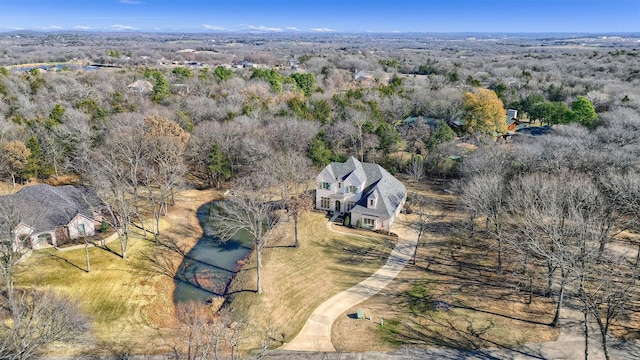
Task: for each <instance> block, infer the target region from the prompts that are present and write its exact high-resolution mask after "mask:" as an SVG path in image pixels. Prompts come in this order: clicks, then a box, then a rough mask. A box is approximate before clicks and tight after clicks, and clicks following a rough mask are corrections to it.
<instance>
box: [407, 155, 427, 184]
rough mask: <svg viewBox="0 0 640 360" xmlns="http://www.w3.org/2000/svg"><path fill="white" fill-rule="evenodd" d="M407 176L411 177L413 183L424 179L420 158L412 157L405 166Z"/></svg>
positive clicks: (422, 162) (422, 161) (423, 169)
mask: <svg viewBox="0 0 640 360" xmlns="http://www.w3.org/2000/svg"><path fill="white" fill-rule="evenodd" d="M406 171H407V174H408V175H409V176H411V178H412V179H413V180H414V181H420V180H422V179H423V178H424V174H425V166H424V160H423V159H422V156H420V155H417V156H414V157H413V158H412V159H411V161H410V162H409V166H407V170H406Z"/></svg>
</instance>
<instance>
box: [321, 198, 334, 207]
mask: <svg viewBox="0 0 640 360" xmlns="http://www.w3.org/2000/svg"><path fill="white" fill-rule="evenodd" d="M325 204H326V206H325ZM320 207H321V208H323V209H329V208H330V207H331V200H330V199H329V198H328V197H321V198H320Z"/></svg>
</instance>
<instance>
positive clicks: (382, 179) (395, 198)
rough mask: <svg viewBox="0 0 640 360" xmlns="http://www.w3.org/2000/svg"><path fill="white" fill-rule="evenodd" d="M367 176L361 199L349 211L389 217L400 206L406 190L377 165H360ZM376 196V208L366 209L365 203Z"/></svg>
mask: <svg viewBox="0 0 640 360" xmlns="http://www.w3.org/2000/svg"><path fill="white" fill-rule="evenodd" d="M362 166H363V167H364V169H365V173H366V175H367V183H368V184H370V185H369V186H367V188H365V189H364V192H363V194H362V198H361V199H360V200H359V201H358V202H357V203H356V206H355V207H354V208H353V209H351V211H353V212H356V213H359V214H368V215H375V216H383V217H391V216H392V215H393V213H394V212H395V211H396V210H397V209H398V207H399V206H400V205H401V204H402V201H403V199H404V198H405V196H406V194H407V188H406V186H404V184H402V183H401V182H400V181H399V180H398V179H396V178H395V177H394V176H393V175H391V174H390V173H389V172H388V171H387V170H385V169H384V168H383V167H382V166H380V165H378V164H372V163H362ZM373 194H376V195H377V198H378V199H377V201H376V208H375V209H370V208H367V202H368V201H369V198H370V197H371V196H372V195H373Z"/></svg>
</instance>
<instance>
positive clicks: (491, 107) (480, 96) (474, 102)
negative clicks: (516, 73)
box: [464, 88, 507, 135]
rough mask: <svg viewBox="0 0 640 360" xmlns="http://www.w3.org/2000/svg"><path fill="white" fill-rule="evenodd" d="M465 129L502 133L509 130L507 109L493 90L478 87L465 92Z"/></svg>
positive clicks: (473, 131)
mask: <svg viewBox="0 0 640 360" xmlns="http://www.w3.org/2000/svg"><path fill="white" fill-rule="evenodd" d="M464 110H465V111H466V115H465V123H464V131H465V132H467V133H469V134H474V133H478V132H480V133H485V134H489V135H500V134H503V133H506V132H507V123H506V111H505V110H504V105H503V104H502V101H501V100H500V99H499V98H498V96H497V95H496V93H495V92H494V91H493V90H487V89H482V88H478V89H475V90H474V91H473V92H465V93H464Z"/></svg>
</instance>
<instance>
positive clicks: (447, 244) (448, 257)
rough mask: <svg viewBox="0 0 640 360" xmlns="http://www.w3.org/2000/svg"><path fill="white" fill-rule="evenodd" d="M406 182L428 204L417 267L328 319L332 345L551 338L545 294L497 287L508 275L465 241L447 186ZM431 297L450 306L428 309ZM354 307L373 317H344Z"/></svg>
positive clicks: (461, 344) (477, 343)
mask: <svg viewBox="0 0 640 360" xmlns="http://www.w3.org/2000/svg"><path fill="white" fill-rule="evenodd" d="M409 188H410V190H409V191H410V192H413V191H415V192H417V193H419V194H422V195H425V196H427V197H429V198H430V199H431V200H432V201H433V204H434V211H433V216H432V218H431V222H430V225H429V231H428V233H427V234H426V235H425V237H423V240H422V241H423V245H422V246H421V247H420V249H419V252H418V263H417V266H412V265H410V266H407V267H406V268H405V269H404V270H403V271H402V272H401V273H400V274H399V275H398V277H397V278H396V279H395V280H393V281H392V282H391V284H390V285H389V286H388V287H387V288H385V289H384V290H383V291H381V292H380V293H379V294H378V295H376V296H374V297H373V298H371V299H369V300H367V301H365V302H364V303H362V304H360V305H358V306H356V307H353V308H352V309H350V310H349V311H347V312H346V313H345V314H344V316H341V317H340V318H339V319H338V320H337V321H336V322H335V324H334V326H333V332H332V340H333V343H334V345H335V347H336V349H338V350H341V351H364V350H367V351H375V350H380V351H383V350H392V349H394V348H397V347H398V346H401V345H410V346H431V345H443V346H448V347H454V348H464V349H473V348H479V347H494V346H498V345H499V346H513V345H516V344H522V343H529V342H543V341H552V340H554V339H555V338H556V337H557V335H558V329H552V328H550V327H549V326H547V325H546V324H548V323H549V322H550V321H551V318H552V316H553V310H554V303H553V301H552V299H547V298H542V297H534V301H533V302H532V304H530V305H527V304H526V300H527V296H526V294H524V293H522V292H518V291H515V289H514V288H513V287H508V286H504V285H505V284H506V283H507V282H508V279H503V278H500V277H498V276H497V275H496V274H495V272H494V271H493V269H494V268H495V264H494V258H493V257H492V255H491V254H490V251H489V250H488V249H487V247H486V246H480V245H478V246H476V245H475V244H474V243H470V242H469V241H467V240H466V239H465V237H464V235H465V234H464V232H461V231H459V229H460V228H461V227H462V223H463V222H464V221H465V218H464V215H463V214H462V213H461V212H460V211H459V210H458V207H457V204H456V199H455V197H454V196H453V195H450V194H448V193H446V192H445V191H444V190H445V189H446V184H445V183H436V182H431V183H426V184H412V183H410V186H409ZM425 242H426V245H425ZM460 244H462V245H463V246H462V247H459V245H460ZM437 301H443V302H446V303H447V304H450V305H451V308H450V311H447V310H443V309H439V310H438V309H434V302H437ZM359 309H362V310H364V311H365V313H366V315H367V316H368V317H371V318H372V320H371V321H368V320H356V319H352V318H350V317H348V316H347V314H351V313H355V312H356V311H357V310H359ZM380 319H384V326H380Z"/></svg>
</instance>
